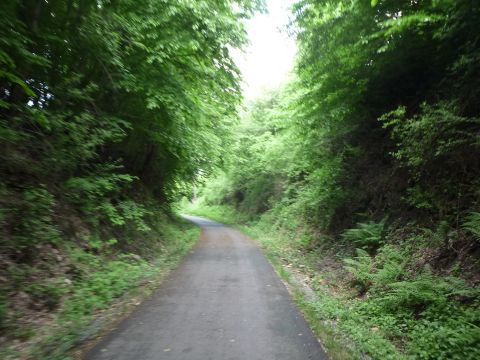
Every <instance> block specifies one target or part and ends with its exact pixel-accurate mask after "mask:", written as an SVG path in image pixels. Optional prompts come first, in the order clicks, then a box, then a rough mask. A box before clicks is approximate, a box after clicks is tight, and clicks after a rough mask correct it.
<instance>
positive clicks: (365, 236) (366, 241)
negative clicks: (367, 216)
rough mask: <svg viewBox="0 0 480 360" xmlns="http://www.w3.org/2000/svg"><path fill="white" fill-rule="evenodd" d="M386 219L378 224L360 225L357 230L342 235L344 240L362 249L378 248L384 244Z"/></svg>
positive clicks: (370, 222) (349, 230) (371, 222)
mask: <svg viewBox="0 0 480 360" xmlns="http://www.w3.org/2000/svg"><path fill="white" fill-rule="evenodd" d="M384 230H385V219H383V220H382V221H380V222H379V223H376V222H374V221H369V222H367V223H358V224H357V226H356V227H355V228H352V229H348V230H347V231H345V232H344V233H343V234H342V238H343V239H345V240H347V241H349V242H352V243H354V244H356V245H358V246H360V247H376V246H378V245H380V244H381V243H383V239H384Z"/></svg>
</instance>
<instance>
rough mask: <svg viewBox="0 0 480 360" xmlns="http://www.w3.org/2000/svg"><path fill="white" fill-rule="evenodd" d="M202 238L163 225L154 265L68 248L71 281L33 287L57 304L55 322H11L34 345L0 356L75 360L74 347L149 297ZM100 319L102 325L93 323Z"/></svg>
mask: <svg viewBox="0 0 480 360" xmlns="http://www.w3.org/2000/svg"><path fill="white" fill-rule="evenodd" d="M199 235H200V229H199V228H198V227H196V226H195V225H193V224H191V223H189V222H187V221H183V220H179V221H177V222H171V223H168V222H167V223H163V224H162V239H161V242H162V251H161V252H160V253H159V254H158V256H156V257H155V259H153V260H152V261H146V260H144V259H143V258H141V257H140V256H138V255H132V254H120V255H116V256H99V255H95V254H92V253H88V252H86V251H84V250H83V249H81V248H79V247H74V246H72V247H70V248H68V249H67V252H68V256H69V259H70V262H71V264H72V266H73V268H74V269H75V276H74V279H73V281H71V283H70V282H69V281H68V282H65V279H62V278H61V277H60V278H58V279H56V280H55V282H51V283H49V284H30V285H29V286H28V291H30V293H31V294H33V296H35V297H36V298H38V299H46V301H51V302H52V308H53V307H57V305H58V309H57V310H56V311H55V319H54V321H53V322H51V323H50V324H49V325H47V326H44V327H40V328H37V329H33V328H32V327H28V326H27V327H15V326H14V324H7V325H6V326H10V328H11V330H12V331H17V332H19V336H20V335H21V337H23V338H25V339H27V338H30V341H28V343H27V344H25V345H24V346H22V347H21V348H18V347H15V346H14V345H10V346H5V347H4V348H2V349H0V358H2V359H5V360H10V359H11V360H13V359H27V358H35V359H39V360H43V359H45V360H47V359H48V360H57V359H58V360H60V359H62V360H65V359H70V358H71V350H72V349H73V348H74V347H75V346H77V345H79V344H80V343H82V342H84V341H85V340H87V339H90V338H93V337H95V336H96V335H97V334H98V333H100V332H101V331H102V329H103V328H105V327H106V326H108V324H109V323H110V322H111V321H113V320H114V319H115V318H117V317H119V316H122V315H124V313H125V312H128V311H130V310H131V309H132V308H133V307H134V304H136V303H138V302H140V301H141V299H143V298H145V297H146V296H148V294H149V293H150V292H151V291H153V289H154V288H155V287H157V286H158V285H159V284H160V282H161V281H162V280H163V278H164V277H165V275H166V274H167V273H168V272H169V271H170V270H171V269H173V268H174V267H175V266H176V265H177V264H178V262H179V261H180V259H181V258H182V257H183V256H184V255H185V254H186V253H187V252H188V251H189V250H190V249H191V248H192V246H193V245H194V244H195V243H196V241H197V240H198V238H199ZM159 240H160V239H159ZM55 284H56V285H57V286H55ZM54 302H56V304H54ZM132 304H133V305H132ZM95 319H97V320H98V319H101V321H96V322H93V320H95ZM92 322H93V323H92ZM7 329H8V328H7ZM19 336H17V337H19Z"/></svg>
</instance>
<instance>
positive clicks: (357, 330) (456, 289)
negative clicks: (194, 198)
mask: <svg viewBox="0 0 480 360" xmlns="http://www.w3.org/2000/svg"><path fill="white" fill-rule="evenodd" d="M185 211H188V212H190V213H193V214H196V215H200V216H205V217H208V218H210V219H213V220H217V221H220V222H222V223H225V224H230V225H234V226H236V227H238V228H239V229H241V230H242V231H244V232H245V233H246V234H248V235H249V236H250V237H251V238H253V239H255V240H256V241H257V242H258V243H259V244H260V245H261V246H262V248H263V249H264V250H265V253H266V255H267V257H268V259H269V260H270V262H271V263H272V264H273V266H274V267H275V269H276V270H277V272H278V274H279V276H280V277H281V278H282V279H284V281H285V282H287V283H288V284H290V288H291V289H292V291H291V292H292V295H293V298H294V300H295V302H296V303H297V305H298V306H299V308H300V309H301V310H302V312H303V313H304V315H305V317H306V318H307V320H308V322H309V324H310V326H311V328H312V330H313V331H314V332H315V334H316V335H317V336H318V338H319V339H320V340H321V342H322V344H323V346H324V347H325V348H326V350H327V352H328V354H329V356H330V358H332V359H334V360H336V359H338V360H343V359H364V358H366V357H368V358H372V359H379V360H383V359H392V360H401V359H425V360H430V359H431V360H434V359H435V360H437V359H462V360H463V359H472V360H473V359H478V358H480V348H479V347H478V343H480V302H479V295H480V292H479V290H478V289H475V288H471V287H469V286H468V285H467V284H466V283H465V282H464V281H463V280H461V279H460V278H455V277H453V276H441V275H435V274H433V273H432V271H431V270H430V268H429V267H428V265H425V266H423V267H418V265H417V259H418V256H419V253H420V254H421V249H420V248H419V247H418V245H417V246H415V247H411V246H410V247H409V245H408V243H406V244H405V246H404V247H401V246H399V245H398V244H395V243H388V241H386V242H385V243H384V244H382V245H381V246H380V247H379V248H378V250H377V251H376V253H375V256H372V255H370V254H369V253H368V252H367V251H365V250H362V249H361V248H360V249H358V252H357V256H351V255H350V258H348V257H347V255H345V254H344V255H341V254H336V258H335V259H333V260H334V261H332V262H335V264H336V265H335V266H333V265H328V264H323V265H319V264H320V263H321V261H322V259H324V258H325V253H324V252H323V251H322V250H321V247H314V248H312V247H311V246H309V245H308V238H309V236H308V234H305V231H304V230H301V231H300V230H299V231H297V233H295V232H292V231H291V229H289V230H285V229H282V228H278V227H275V226H273V225H272V222H271V219H269V218H268V217H267V218H259V219H254V220H252V219H248V217H246V216H245V215H243V214H237V213H236V212H235V210H234V209H233V208H231V207H225V206H194V207H191V208H189V209H186V210H185ZM330 241H331V240H330ZM323 245H324V247H323V248H324V249H326V248H327V247H328V244H323ZM325 245H326V246H325ZM297 275H300V276H301V277H303V278H309V279H310V280H311V282H310V287H311V288H312V289H313V292H314V296H310V295H309V294H307V293H306V292H305V291H303V290H302V286H298V281H296V276H297ZM297 277H298V276H297Z"/></svg>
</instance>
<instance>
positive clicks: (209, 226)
mask: <svg viewBox="0 0 480 360" xmlns="http://www.w3.org/2000/svg"><path fill="white" fill-rule="evenodd" d="M187 218H188V219H189V220H191V221H193V222H195V223H196V224H198V225H199V226H201V227H202V228H203V233H202V237H201V239H200V241H199V243H198V244H197V246H196V247H195V248H194V249H193V250H192V252H191V253H190V254H189V255H187V256H186V257H185V259H184V260H183V261H182V263H181V264H180V266H179V267H178V268H177V269H176V270H175V271H173V272H172V273H171V274H170V276H169V277H168V278H167V280H166V281H165V282H164V283H163V284H162V285H161V286H160V288H159V289H158V290H156V292H155V293H154V294H153V296H152V297H151V298H150V299H148V300H147V301H145V302H144V303H143V304H141V305H140V306H139V307H138V308H137V309H136V310H135V311H134V313H133V314H132V315H131V316H130V317H128V318H127V319H126V320H124V321H123V322H122V323H120V325H119V326H118V328H117V329H115V330H114V331H112V332H111V333H110V334H108V335H107V336H106V337H105V338H104V339H103V340H102V341H101V342H100V343H99V344H97V346H95V347H94V348H93V349H92V350H91V351H90V352H89V353H88V354H87V356H86V359H89V360H106V359H112V360H154V359H155V360H158V359H172V360H306V359H319V360H324V359H327V356H326V355H325V353H324V352H323V350H322V348H321V346H320V345H319V343H318V342H317V340H316V338H315V337H314V335H313V334H312V332H311V330H310V329H309V327H308V325H307V324H306V322H305V320H304V318H303V317H302V315H301V314H300V313H299V311H298V310H297V308H296V307H295V305H294V304H293V303H292V300H291V298H290V295H289V293H288V291H287V289H286V288H285V286H284V284H283V283H282V282H281V281H280V279H279V278H278V276H277V274H276V273H275V272H274V270H273V268H272V266H271V265H270V264H269V263H268V261H267V260H266V259H265V257H264V255H263V254H262V252H261V250H260V249H259V248H258V247H257V246H256V245H255V244H254V243H253V242H252V241H251V240H250V239H249V238H248V237H246V236H245V235H243V234H242V233H241V232H239V231H236V230H233V229H231V228H228V227H226V226H223V225H221V224H219V223H216V222H213V221H210V220H206V219H202V218H198V217H187Z"/></svg>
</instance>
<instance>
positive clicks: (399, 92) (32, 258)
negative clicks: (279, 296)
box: [0, 0, 480, 359]
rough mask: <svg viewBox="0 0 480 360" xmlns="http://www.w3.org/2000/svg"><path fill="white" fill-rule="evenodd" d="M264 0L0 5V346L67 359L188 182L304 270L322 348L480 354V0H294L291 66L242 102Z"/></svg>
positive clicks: (161, 241) (167, 236)
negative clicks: (250, 39) (250, 37)
mask: <svg viewBox="0 0 480 360" xmlns="http://www.w3.org/2000/svg"><path fill="white" fill-rule="evenodd" d="M262 7H263V5H262V1H261V0H258V1H257V0H235V1H217V0H199V1H189V0H178V1H163V0H115V1H114V0H68V1H64V0H49V1H44V0H4V1H3V2H2V6H1V8H0V15H1V16H0V35H1V37H0V341H1V343H0V345H1V346H3V350H1V351H2V352H0V356H2V357H6V358H9V357H10V358H16V357H28V356H34V357H35V358H42V357H47V358H49V359H54V358H62V357H63V356H64V354H65V352H66V351H67V350H68V349H69V348H70V347H71V346H72V345H73V344H75V343H77V342H78V341H80V340H79V339H81V338H82V336H83V335H82V332H84V329H86V328H87V324H88V323H89V322H90V321H91V320H92V319H93V317H94V316H95V315H97V314H98V313H99V312H101V311H102V310H105V309H107V308H109V307H110V306H111V304H112V302H114V301H115V300H116V299H117V300H118V299H119V298H121V297H122V296H126V295H125V294H128V293H129V291H130V289H132V288H135V287H137V285H139V284H142V283H143V282H144V281H146V279H153V278H156V276H157V275H158V274H161V273H164V271H165V269H168V268H169V267H170V266H171V265H172V264H173V263H175V261H176V260H178V259H179V257H180V256H181V255H182V254H184V253H185V252H186V250H187V249H188V248H189V246H191V244H192V242H193V241H194V239H195V238H196V236H197V235H198V232H197V231H196V230H194V229H193V228H191V227H189V226H188V225H186V224H185V223H184V222H181V221H180V220H179V219H178V218H177V217H176V216H175V215H174V208H173V204H174V203H175V202H177V201H178V200H180V199H181V198H182V197H184V196H185V197H186V198H188V197H191V193H192V192H193V189H195V193H196V194H197V195H199V198H198V199H196V200H195V202H194V204H195V208H192V207H190V208H189V211H191V212H196V213H203V214H207V215H210V216H212V217H214V218H217V219H220V220H222V221H225V222H227V223H231V224H240V225H243V226H244V229H245V230H246V231H247V232H248V233H249V234H251V235H252V236H253V237H256V238H257V239H259V241H260V242H261V243H262V244H263V246H264V247H265V249H266V251H267V253H268V255H269V257H270V258H271V259H272V262H274V263H276V264H285V265H286V266H287V267H288V268H291V269H297V270H296V272H298V273H300V274H303V275H302V276H304V277H306V278H307V279H309V280H308V282H309V284H310V286H311V287H312V288H313V289H314V292H315V296H314V297H312V298H310V297H308V296H303V295H302V293H301V292H299V294H298V295H297V298H298V301H299V302H300V304H301V306H302V307H303V308H304V310H305V312H306V314H307V315H308V316H309V318H310V320H311V322H312V327H313V328H314V329H317V330H318V331H319V336H321V337H322V339H324V342H325V344H326V345H327V346H328V347H329V349H330V353H331V354H332V356H334V357H337V358H359V357H362V356H364V355H365V354H366V355H368V356H370V357H372V358H374V359H402V358H410V359H477V358H480V354H479V348H478V343H480V331H479V329H480V302H479V301H480V300H479V292H478V288H477V285H478V283H479V281H480V273H479V269H480V266H479V265H480V256H479V253H480V241H479V239H480V197H479V196H480V192H479V189H480V163H479V161H480V160H479V159H480V156H479V150H480V141H479V133H480V108H479V104H480V92H479V91H480V90H479V89H480V86H479V81H478V79H479V74H480V46H479V44H480V35H479V32H478V25H479V23H480V6H479V4H478V3H477V2H476V1H473V0H419V1H411V0H372V1H368V0H336V1H334V0H299V1H298V2H297V3H296V4H295V5H294V6H293V7H292V23H291V26H290V29H289V31H290V32H291V33H292V35H293V36H294V37H295V38H296V40H297V43H298V46H299V52H298V56H297V60H296V66H295V74H294V76H292V79H291V81H290V82H289V83H288V84H286V85H285V86H283V87H281V88H280V89H277V90H272V91H271V92H267V93H265V94H264V96H263V97H260V98H258V99H256V100H255V101H252V103H249V104H244V105H245V106H244V107H243V108H242V111H240V110H241V105H242V96H241V91H240V85H239V84H240V74H239V70H238V69H237V67H236V65H235V63H234V61H233V60H232V56H231V54H232V50H233V49H239V48H241V47H242V46H243V45H244V44H245V43H246V36H245V31H244V20H245V19H247V18H249V17H250V16H252V14H254V13H255V11H261V9H262ZM238 118H240V121H237V120H238ZM201 180H206V181H205V186H200V182H201ZM184 201H185V203H186V202H187V200H184ZM185 203H184V205H185ZM279 266H280V265H279ZM279 269H280V268H279ZM279 271H280V272H282V273H283V274H284V276H285V277H286V278H290V277H291V276H290V275H288V274H287V272H286V270H279ZM148 281H150V280H148ZM152 281H153V280H152ZM52 329H55V331H52ZM52 334H54V335H52ZM341 344H345V345H341ZM341 348H342V350H340V349H341Z"/></svg>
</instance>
